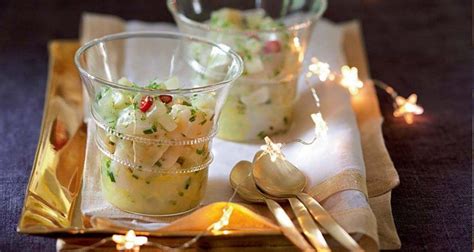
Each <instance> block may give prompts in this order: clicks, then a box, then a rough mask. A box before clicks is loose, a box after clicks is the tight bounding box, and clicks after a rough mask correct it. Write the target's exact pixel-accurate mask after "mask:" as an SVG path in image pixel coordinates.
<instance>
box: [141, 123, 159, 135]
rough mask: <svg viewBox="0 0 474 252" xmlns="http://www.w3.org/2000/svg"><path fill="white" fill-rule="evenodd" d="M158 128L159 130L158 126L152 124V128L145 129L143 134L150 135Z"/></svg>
mask: <svg viewBox="0 0 474 252" xmlns="http://www.w3.org/2000/svg"><path fill="white" fill-rule="evenodd" d="M156 130H157V129H156V126H155V125H153V126H151V128H149V129H146V130H144V131H143V134H147V135H148V134H153V133H155V132H156Z"/></svg>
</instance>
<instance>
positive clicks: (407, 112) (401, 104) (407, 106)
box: [393, 94, 423, 124]
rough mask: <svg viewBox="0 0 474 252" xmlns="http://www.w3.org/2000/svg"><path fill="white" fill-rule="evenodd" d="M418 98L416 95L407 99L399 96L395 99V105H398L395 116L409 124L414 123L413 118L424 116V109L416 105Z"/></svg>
mask: <svg viewBox="0 0 474 252" xmlns="http://www.w3.org/2000/svg"><path fill="white" fill-rule="evenodd" d="M417 100H418V97H417V96H416V94H411V95H410V96H408V98H407V99H405V98H403V97H401V96H397V97H395V103H396V105H397V107H396V109H395V111H394V112H393V116H395V117H402V116H403V118H405V121H406V122H407V123H408V124H412V123H413V117H414V116H415V115H421V114H423V108H422V107H421V106H419V105H417V104H416V101H417Z"/></svg>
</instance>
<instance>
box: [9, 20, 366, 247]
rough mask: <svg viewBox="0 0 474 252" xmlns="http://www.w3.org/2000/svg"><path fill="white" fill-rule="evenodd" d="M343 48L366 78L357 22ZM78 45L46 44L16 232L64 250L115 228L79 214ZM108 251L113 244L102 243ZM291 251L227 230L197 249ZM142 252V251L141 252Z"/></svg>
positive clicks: (276, 236) (269, 238) (280, 240)
mask: <svg viewBox="0 0 474 252" xmlns="http://www.w3.org/2000/svg"><path fill="white" fill-rule="evenodd" d="M345 29H346V31H345V37H344V50H345V53H346V58H347V62H348V64H349V65H352V66H356V67H358V68H359V73H360V75H361V76H362V77H365V76H368V74H367V73H368V70H367V64H366V57H365V51H364V48H363V42H362V41H363V40H362V36H361V33H360V26H359V23H358V22H350V23H347V24H346V25H345ZM78 48H79V43H78V41H74V40H69V41H67V40H55V41H52V42H51V43H50V44H49V55H50V60H49V62H50V65H49V73H48V76H49V79H48V83H47V88H46V95H45V106H44V114H43V121H42V126H41V133H40V137H39V141H38V148H37V151H36V155H35V160H34V162H33V168H32V171H31V176H30V180H29V183H28V186H27V191H26V194H25V200H24V205H23V209H22V213H21V217H20V220H19V223H18V227H17V231H18V232H20V233H24V234H30V235H41V236H50V237H56V238H61V239H62V240H61V241H62V243H63V244H62V246H61V247H62V248H63V249H66V248H73V247H74V246H76V245H80V246H84V245H87V244H92V243H94V242H97V240H98V239H100V238H102V237H107V236H110V235H111V234H116V233H124V232H126V230H121V229H117V228H113V229H112V228H108V229H103V228H100V229H98V228H89V227H86V226H85V225H84V222H83V219H82V214H81V212H80V202H81V188H82V173H83V165H84V158H85V147H86V138H87V127H86V125H85V124H84V123H83V121H82V118H83V102H82V97H83V96H82V85H81V81H80V77H79V74H78V72H77V70H76V68H75V66H74V63H73V56H74V53H75V51H76V50H77V49H78ZM139 234H142V235H147V236H149V238H150V239H151V240H152V241H159V242H160V243H162V244H165V245H169V246H176V245H180V244H182V243H183V242H184V241H187V240H188V239H190V238H191V237H193V236H195V235H196V234H197V233H196V232H169V231H167V232H142V233H139ZM107 245H109V247H110V248H111V249H112V246H113V244H112V243H110V244H106V246H107ZM242 247H245V248H246V249H252V248H254V249H255V250H258V251H265V250H272V251H273V250H281V251H290V250H295V249H296V248H295V247H294V246H293V245H292V244H291V243H290V242H289V241H288V240H287V239H286V238H285V237H284V236H283V235H282V234H281V233H280V232H279V231H265V232H262V231H249V230H229V231H227V230H226V231H225V232H220V233H218V234H215V233H214V234H213V233H208V234H205V235H203V237H202V238H201V239H199V241H198V242H197V243H196V244H195V248H201V249H211V248H213V249H218V250H219V249H224V250H229V249H230V250H232V249H237V248H242ZM145 251H146V250H145Z"/></svg>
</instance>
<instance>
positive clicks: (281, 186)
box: [252, 151, 363, 251]
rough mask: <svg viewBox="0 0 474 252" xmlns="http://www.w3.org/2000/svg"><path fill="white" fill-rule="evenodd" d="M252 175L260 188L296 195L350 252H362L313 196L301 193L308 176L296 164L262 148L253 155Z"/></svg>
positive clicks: (266, 191)
mask: <svg viewBox="0 0 474 252" xmlns="http://www.w3.org/2000/svg"><path fill="white" fill-rule="evenodd" d="M252 174H253V177H254V181H255V183H256V184H257V186H258V188H259V189H261V190H262V191H264V192H265V193H267V194H269V195H272V196H274V197H280V198H294V197H297V198H298V199H299V200H301V202H303V204H304V205H305V206H306V207H307V208H308V210H309V212H310V213H311V214H312V215H313V217H314V218H315V219H316V221H317V222H318V223H319V224H320V225H321V226H322V227H323V228H324V229H325V230H326V231H327V232H328V233H329V234H330V235H332V236H333V237H334V239H336V240H337V241H338V242H339V243H341V245H343V246H344V247H345V248H347V249H349V250H350V251H363V250H362V248H361V247H360V246H359V244H357V242H356V241H355V240H354V239H353V238H352V237H351V236H350V235H349V234H348V233H347V232H346V231H345V230H344V229H343V228H342V227H341V226H340V225H339V224H338V223H337V222H336V220H334V218H333V217H332V216H331V215H330V214H329V213H328V212H327V211H326V210H325V209H324V208H323V207H322V206H321V205H320V204H319V203H318V202H317V201H316V200H315V199H314V198H313V197H311V196H309V195H308V194H306V193H303V192H302V191H303V189H304V188H305V186H306V176H305V175H304V174H303V172H301V171H300V170H299V169H298V168H296V167H295V166H294V165H293V164H291V163H290V162H288V161H286V160H283V159H281V158H277V159H276V160H275V161H272V160H271V157H270V155H268V154H267V153H265V152H263V151H259V152H257V154H255V157H254V161H253V169H252Z"/></svg>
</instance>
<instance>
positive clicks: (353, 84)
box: [340, 66, 364, 95]
mask: <svg viewBox="0 0 474 252" xmlns="http://www.w3.org/2000/svg"><path fill="white" fill-rule="evenodd" d="M341 74H342V77H341V81H340V83H341V85H342V86H344V87H346V88H347V89H348V90H349V92H350V93H351V95H356V94H358V93H359V89H361V88H362V87H363V86H364V83H363V82H362V81H361V80H360V79H359V76H358V70H357V68H356V67H349V66H343V67H342V68H341Z"/></svg>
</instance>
